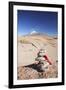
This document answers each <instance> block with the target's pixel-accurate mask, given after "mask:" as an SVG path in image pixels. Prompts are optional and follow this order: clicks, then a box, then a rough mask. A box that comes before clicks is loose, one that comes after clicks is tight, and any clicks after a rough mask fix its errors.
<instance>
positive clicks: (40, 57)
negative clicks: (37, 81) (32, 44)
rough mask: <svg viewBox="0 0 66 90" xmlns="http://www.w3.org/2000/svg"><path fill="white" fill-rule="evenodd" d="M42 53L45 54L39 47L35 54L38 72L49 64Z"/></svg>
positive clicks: (45, 68)
mask: <svg viewBox="0 0 66 90" xmlns="http://www.w3.org/2000/svg"><path fill="white" fill-rule="evenodd" d="M44 55H45V49H41V50H40V51H39V53H38V55H37V58H36V59H35V60H36V61H38V64H37V69H38V71H40V72H44V71H46V70H47V69H48V65H49V63H48V62H47V60H46V59H45V58H44Z"/></svg>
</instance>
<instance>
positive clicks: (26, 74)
mask: <svg viewBox="0 0 66 90" xmlns="http://www.w3.org/2000/svg"><path fill="white" fill-rule="evenodd" d="M17 71H18V73H17V75H18V76H17V79H18V80H27V79H41V78H57V76H58V69H57V65H52V66H49V69H48V70H47V71H45V72H39V71H38V70H37V69H36V68H35V65H29V66H24V67H23V66H20V67H18V70H17Z"/></svg>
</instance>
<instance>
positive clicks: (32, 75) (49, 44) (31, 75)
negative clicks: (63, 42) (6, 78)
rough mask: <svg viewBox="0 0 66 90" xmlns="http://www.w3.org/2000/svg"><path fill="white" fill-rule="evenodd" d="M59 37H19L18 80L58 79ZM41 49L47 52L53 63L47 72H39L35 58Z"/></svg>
mask: <svg viewBox="0 0 66 90" xmlns="http://www.w3.org/2000/svg"><path fill="white" fill-rule="evenodd" d="M57 41H58V40H57V37H51V36H48V35H27V36H20V37H19V36H18V48H17V49H18V71H17V72H18V73H17V75H18V76H17V79H18V80H21V79H39V78H56V77H57V76H58V53H57V52H58V51H57V46H58V45H57V43H58V42H57ZM40 49H45V50H46V55H47V56H48V58H49V59H50V60H51V61H52V65H49V66H48V70H47V71H45V72H39V70H38V69H37V67H36V65H35V58H36V57H37V53H38V52H39V51H40Z"/></svg>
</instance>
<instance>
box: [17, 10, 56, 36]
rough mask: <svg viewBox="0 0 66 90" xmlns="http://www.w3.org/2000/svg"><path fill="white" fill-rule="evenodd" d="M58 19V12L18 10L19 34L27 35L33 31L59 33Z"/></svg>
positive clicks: (50, 33)
mask: <svg viewBox="0 0 66 90" xmlns="http://www.w3.org/2000/svg"><path fill="white" fill-rule="evenodd" d="M57 19H58V15H57V12H46V11H29V10H18V13H17V28H18V35H19V36H20V35H26V34H29V33H31V32H32V31H36V32H39V33H46V34H49V35H57V34H58V26H57V24H58V21H57Z"/></svg>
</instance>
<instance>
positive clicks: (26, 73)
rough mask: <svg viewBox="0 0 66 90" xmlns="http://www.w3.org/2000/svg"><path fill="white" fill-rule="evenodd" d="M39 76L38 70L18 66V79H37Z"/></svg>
mask: <svg viewBox="0 0 66 90" xmlns="http://www.w3.org/2000/svg"><path fill="white" fill-rule="evenodd" d="M38 77H39V75H38V72H37V71H36V70H34V69H32V68H29V67H20V68H18V79H26V80H27V79H37V78H38Z"/></svg>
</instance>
